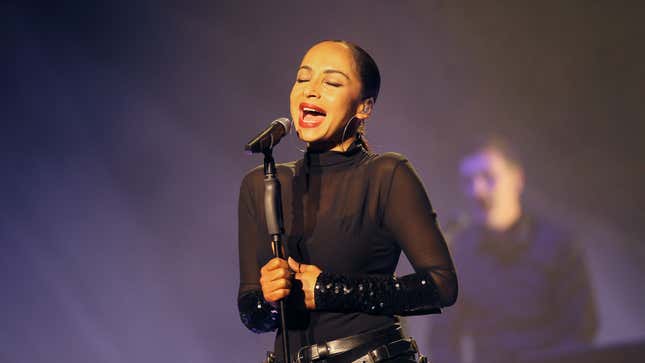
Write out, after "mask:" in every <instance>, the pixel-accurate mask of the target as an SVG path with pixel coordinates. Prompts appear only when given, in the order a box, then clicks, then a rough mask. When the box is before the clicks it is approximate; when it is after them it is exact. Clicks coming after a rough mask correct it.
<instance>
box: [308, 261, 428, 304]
mask: <svg viewBox="0 0 645 363" xmlns="http://www.w3.org/2000/svg"><path fill="white" fill-rule="evenodd" d="M314 298H315V300H316V309H317V310H322V311H334V312H363V313H369V314H380V315H420V314H431V313H439V312H440V311H441V310H440V308H441V303H440V299H439V292H438V290H437V287H436V285H435V283H434V281H433V280H432V277H431V276H430V275H429V274H427V273H415V274H410V275H406V276H402V277H396V276H392V275H365V276H350V275H341V274H334V273H329V272H324V271H323V272H322V273H320V275H319V276H318V279H317V280H316V285H315V292H314Z"/></svg>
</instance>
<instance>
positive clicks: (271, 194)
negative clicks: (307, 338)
mask: <svg viewBox="0 0 645 363" xmlns="http://www.w3.org/2000/svg"><path fill="white" fill-rule="evenodd" d="M272 153H273V148H270V149H268V150H266V151H264V214H265V215H266V221H267V230H268V231H269V235H270V236H271V246H272V247H273V255H274V256H275V257H279V258H282V259H284V258H285V256H284V253H282V233H283V232H284V224H283V221H282V193H281V189H280V181H279V180H278V177H277V170H276V167H275V161H274V160H273V155H272ZM285 300H286V297H285V298H283V299H281V300H280V324H281V329H282V351H283V353H284V354H283V356H284V359H285V362H289V360H290V359H291V358H290V355H289V339H288V337H287V319H286V308H285Z"/></svg>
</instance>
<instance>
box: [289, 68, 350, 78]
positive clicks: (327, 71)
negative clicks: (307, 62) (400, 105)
mask: <svg viewBox="0 0 645 363" xmlns="http://www.w3.org/2000/svg"><path fill="white" fill-rule="evenodd" d="M301 69H306V70H308V71H312V70H313V69H311V67H309V66H301V67H300V68H298V70H301ZM323 73H326V74H328V73H338V74H342V75H343V76H345V78H347V79H348V80H349V79H351V78H349V76H348V75H347V74H345V72H341V71H339V70H336V69H326V70H324V71H323Z"/></svg>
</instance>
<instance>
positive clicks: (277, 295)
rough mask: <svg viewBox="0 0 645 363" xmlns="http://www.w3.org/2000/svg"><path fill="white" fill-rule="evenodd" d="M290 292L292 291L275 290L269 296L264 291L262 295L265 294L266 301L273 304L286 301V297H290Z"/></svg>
mask: <svg viewBox="0 0 645 363" xmlns="http://www.w3.org/2000/svg"><path fill="white" fill-rule="evenodd" d="M290 291H291V290H289V289H279V290H274V291H272V292H270V293H269V294H266V293H264V291H262V293H264V300H266V301H268V302H270V303H273V302H278V301H280V300H282V299H284V298H285V297H287V296H289V292H290Z"/></svg>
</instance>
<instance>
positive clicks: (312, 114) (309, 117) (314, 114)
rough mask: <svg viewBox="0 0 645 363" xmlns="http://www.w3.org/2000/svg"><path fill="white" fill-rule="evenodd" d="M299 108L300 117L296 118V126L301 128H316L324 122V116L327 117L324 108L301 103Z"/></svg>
mask: <svg viewBox="0 0 645 363" xmlns="http://www.w3.org/2000/svg"><path fill="white" fill-rule="evenodd" d="M299 108H300V117H299V118H298V126H300V127H302V128H314V127H318V126H320V124H321V123H323V121H325V116H327V112H326V111H325V109H324V108H322V107H320V106H316V105H314V104H311V103H305V102H303V103H301V104H300V107H299Z"/></svg>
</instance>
